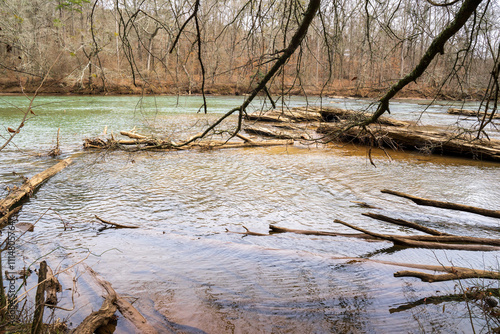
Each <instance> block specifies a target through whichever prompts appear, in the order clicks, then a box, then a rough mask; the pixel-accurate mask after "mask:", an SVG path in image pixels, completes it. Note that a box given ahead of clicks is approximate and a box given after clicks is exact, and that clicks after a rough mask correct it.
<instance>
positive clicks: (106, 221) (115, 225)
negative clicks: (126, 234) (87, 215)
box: [94, 215, 139, 228]
mask: <svg viewBox="0 0 500 334" xmlns="http://www.w3.org/2000/svg"><path fill="white" fill-rule="evenodd" d="M94 216H95V217H96V219H98V220H100V221H101V222H103V223H104V224H109V225H113V226H114V227H116V228H139V226H132V225H122V224H117V223H112V222H110V221H108V220H104V219H102V218H100V217H99V216H97V215H94Z"/></svg>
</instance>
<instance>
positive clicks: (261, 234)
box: [226, 226, 269, 237]
mask: <svg viewBox="0 0 500 334" xmlns="http://www.w3.org/2000/svg"><path fill="white" fill-rule="evenodd" d="M243 228H244V229H245V230H246V232H234V231H229V230H228V229H227V228H226V232H228V233H236V234H244V235H256V236H261V237H263V236H269V234H264V233H257V232H252V231H250V230H249V229H248V228H246V226H243Z"/></svg>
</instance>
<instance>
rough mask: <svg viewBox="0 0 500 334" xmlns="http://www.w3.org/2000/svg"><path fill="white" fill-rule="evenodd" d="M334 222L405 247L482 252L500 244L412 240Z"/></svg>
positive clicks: (497, 247)
mask: <svg viewBox="0 0 500 334" xmlns="http://www.w3.org/2000/svg"><path fill="white" fill-rule="evenodd" d="M335 222H336V223H338V224H342V225H345V226H348V227H350V228H352V229H354V230H357V231H360V232H363V233H366V234H368V235H371V236H373V237H376V238H380V239H384V240H388V241H391V242H393V243H394V244H395V245H400V246H405V247H415V248H427V249H455V250H468V251H482V252H487V251H498V250H500V246H489V245H481V244H453V243H443V242H432V241H419V240H413V239H412V238H406V237H404V236H394V235H389V234H381V233H375V232H371V231H368V230H365V229H363V228H360V227H357V226H354V225H351V224H349V223H346V222H344V221H341V220H339V219H335Z"/></svg>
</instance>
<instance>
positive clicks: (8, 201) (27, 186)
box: [0, 158, 71, 217]
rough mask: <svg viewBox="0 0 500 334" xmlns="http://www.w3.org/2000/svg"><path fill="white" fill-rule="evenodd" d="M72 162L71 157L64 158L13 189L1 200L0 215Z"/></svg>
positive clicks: (5, 213)
mask: <svg viewBox="0 0 500 334" xmlns="http://www.w3.org/2000/svg"><path fill="white" fill-rule="evenodd" d="M69 164H71V159H70V158H68V159H64V160H62V161H60V162H58V163H57V164H55V165H54V166H52V167H50V168H48V169H46V170H44V171H43V172H41V173H38V174H36V175H35V176H33V177H32V178H30V179H29V180H27V181H26V182H24V183H23V185H22V186H21V187H19V188H17V189H15V190H13V191H12V192H11V193H10V194H9V195H7V197H5V198H4V199H3V200H0V217H3V216H5V215H7V214H8V212H9V209H10V208H11V207H12V206H14V205H15V204H17V203H18V202H19V201H21V200H22V199H23V198H24V197H26V196H30V195H31V194H32V193H33V191H35V189H36V188H37V187H38V186H40V185H41V184H42V183H43V182H44V181H46V180H47V179H49V178H51V177H52V176H54V175H56V174H57V173H58V172H60V171H61V170H63V169H64V168H65V167H67V166H68V165H69Z"/></svg>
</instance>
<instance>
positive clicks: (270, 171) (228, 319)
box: [0, 97, 500, 333]
mask: <svg viewBox="0 0 500 334" xmlns="http://www.w3.org/2000/svg"><path fill="white" fill-rule="evenodd" d="M200 101H201V98H199V97H180V98H176V97H157V98H156V99H153V98H151V97H148V98H145V99H142V100H141V99H140V98H139V97H38V98H37V99H36V100H35V105H37V107H36V108H34V112H35V113H36V116H35V117H33V118H32V119H30V120H29V121H28V122H27V123H26V126H25V127H24V128H23V130H22V132H21V133H20V134H19V135H18V136H17V137H16V138H15V140H14V143H13V144H12V145H10V146H8V147H7V148H6V149H4V150H3V151H1V152H0V178H1V180H2V189H0V195H1V196H2V197H4V196H5V195H6V194H7V191H6V190H5V186H11V187H12V186H14V185H18V184H19V183H20V182H21V179H20V177H19V176H18V175H14V174H13V173H12V172H16V173H18V174H24V175H26V176H28V177H29V176H32V175H34V174H35V173H37V172H40V171H42V170H44V169H45V168H47V167H49V166H51V165H53V164H54V163H55V162H56V161H57V159H53V158H49V157H46V156H37V155H38V154H42V155H43V154H46V153H47V152H48V151H49V150H50V149H51V148H52V147H53V146H54V145H55V142H56V133H57V129H58V128H60V129H61V130H60V131H61V139H60V141H61V149H62V152H63V155H62V157H63V158H65V157H72V158H73V160H74V163H73V164H72V165H71V166H69V167H67V168H66V169H64V170H63V171H62V172H60V173H59V174H57V175H56V176H54V177H53V178H51V179H50V180H49V181H47V182H46V183H45V184H44V185H43V186H42V187H41V188H40V189H39V190H38V191H37V192H36V193H35V195H34V196H33V197H32V198H31V199H30V200H29V201H27V202H26V203H25V205H24V207H23V210H22V211H21V213H20V215H19V217H18V221H19V222H31V223H33V222H35V221H36V222H37V223H36V227H35V232H33V233H29V234H27V235H26V236H25V237H23V240H22V241H20V242H19V244H18V245H17V249H16V252H17V254H18V257H17V258H16V267H17V268H18V269H21V268H22V267H23V266H25V265H26V266H28V265H30V264H32V263H33V262H34V261H36V260H37V259H38V258H39V257H41V256H45V258H46V259H47V262H48V263H49V265H50V266H51V267H53V268H54V269H62V268H65V267H68V266H70V265H72V264H74V263H75V262H77V261H79V260H81V259H83V258H85V257H86V256H87V255H88V252H89V251H90V252H91V255H90V256H89V257H88V259H87V260H86V261H85V262H86V263H87V264H89V265H90V266H92V268H94V270H95V271H97V272H98V273H99V274H100V275H102V276H103V277H104V278H105V279H106V280H108V281H110V282H112V284H113V287H114V288H115V289H116V290H117V291H118V293H120V294H122V295H123V296H132V297H134V298H138V299H137V301H136V302H135V303H134V305H135V306H136V307H137V308H138V309H139V310H140V311H141V312H142V313H143V314H144V315H145V316H146V318H148V319H149V321H150V322H151V323H153V325H155V326H156V327H157V328H158V329H159V330H160V332H167V331H168V330H181V331H185V332H195V333H196V332H207V333H389V332H390V333H407V332H409V333H420V332H431V331H434V332H443V333H450V332H451V333H452V332H458V333H462V332H465V333H468V332H472V328H471V325H470V319H469V318H468V313H467V311H466V308H465V304H463V303H447V304H446V307H443V305H442V304H441V305H427V306H418V307H415V308H412V309H409V310H406V311H401V312H391V310H393V309H395V308H397V307H398V306H401V305H403V304H405V303H408V302H411V301H415V300H418V299H420V298H424V297H428V296H432V295H436V294H445V293H453V292H454V291H459V288H457V287H456V286H455V282H446V283H433V284H429V283H422V282H420V281H419V280H417V279H414V278H395V277H393V273H394V272H396V271H398V270H402V269H404V268H401V267H395V266H388V265H382V264H377V263H373V262H371V263H370V262H366V263H360V262H352V261H349V260H346V259H339V258H342V257H370V258H372V259H382V260H388V261H393V262H403V263H424V264H439V263H442V264H447V265H449V264H453V265H457V266H466V267H474V268H490V267H493V268H496V269H498V267H499V258H498V257H499V255H500V252H488V253H481V252H468V251H440V250H437V251H436V250H434V251H431V250H424V249H404V250H397V251H394V249H392V248H391V245H392V244H391V243H388V242H367V241H363V240H358V239H352V238H343V237H320V236H305V235H297V234H274V235H269V236H242V235H241V234H235V233H228V232H226V229H228V230H230V231H234V232H242V231H244V228H243V226H245V227H247V228H248V229H250V230H251V231H254V232H259V233H267V232H268V227H269V224H275V225H278V226H283V227H288V228H296V229H307V230H327V231H339V232H352V230H349V229H348V228H347V227H344V226H340V225H337V224H335V223H334V222H333V221H334V220H335V219H340V220H344V221H346V222H349V223H352V224H355V225H358V226H360V227H364V228H366V229H369V230H372V231H376V232H383V233H394V234H398V233H399V234H405V233H418V232H413V231H411V230H408V229H406V228H402V227H397V226H395V225H391V224H387V223H383V222H379V221H375V220H373V219H370V218H367V217H365V216H363V215H362V213H364V212H369V211H374V212H380V213H382V214H386V215H389V216H392V217H396V218H404V219H408V220H413V221H417V222H420V223H422V224H424V225H426V226H429V227H433V228H437V229H440V230H442V231H445V232H449V233H453V234H460V235H477V236H483V237H490V238H498V237H499V235H500V220H498V219H494V218H487V217H482V216H478V215H474V214H469V213H458V212H452V211H448V210H442V209H437V208H430V207H419V206H417V205H415V204H413V203H411V202H409V201H407V200H404V199H400V198H397V197H394V196H391V195H386V194H382V193H381V192H380V190H381V189H385V188H388V189H393V190H398V191H403V192H407V193H411V194H415V195H417V196H422V197H429V198H433V199H441V200H447V201H452V202H457V203H464V204H469V205H473V206H479V207H484V208H490V209H499V207H500V203H499V200H498V198H500V168H499V167H500V165H499V164H495V163H486V162H480V161H468V160H462V159H456V158H443V157H436V156H421V155H417V154H414V153H412V154H404V153H393V154H392V155H393V160H392V161H391V160H389V159H387V158H386V157H385V155H383V154H382V153H380V152H376V154H375V159H374V160H375V163H376V167H374V166H372V165H371V164H370V162H369V159H368V158H367V155H366V150H365V149H364V148H355V147H351V146H340V147H335V146H331V147H328V148H315V147H305V146H299V147H293V146H289V147H272V148H252V149H232V150H218V151H205V152H200V151H190V152H188V151H184V152H177V153H161V152H141V153H127V152H95V151H83V150H82V141H83V138H86V137H91V136H98V135H100V134H102V132H103V130H104V128H105V127H107V133H108V134H109V133H111V132H113V133H114V134H117V133H118V132H119V131H120V130H130V129H132V128H134V127H136V129H137V130H138V132H144V133H155V134H161V135H164V136H169V137H180V138H183V136H184V137H185V136H188V135H192V134H194V133H197V132H198V131H199V129H200V128H201V127H202V126H203V125H205V124H206V122H207V121H208V122H210V121H213V120H215V119H216V118H217V117H218V116H220V115H221V114H222V113H224V112H226V111H227V110H230V109H231V108H233V107H234V106H235V105H237V104H238V103H241V101H242V97H212V98H210V99H209V107H210V109H209V110H210V111H211V112H210V114H209V115H203V114H197V111H198V108H199V106H200ZM140 102H142V104H141V103H140ZM286 102H287V103H288V104H289V105H290V106H297V105H305V104H307V103H310V104H320V103H322V104H323V105H331V106H338V107H346V108H358V109H359V108H367V106H368V102H367V101H363V100H347V99H346V100H340V99H324V100H323V101H319V100H318V99H316V98H310V99H309V100H308V101H306V100H305V99H304V98H294V99H292V100H290V101H286ZM421 103H422V101H418V103H417V102H416V101H398V102H395V103H394V104H393V107H392V108H391V110H392V113H393V116H394V117H397V118H398V119H402V120H410V121H420V123H422V124H438V125H442V126H452V125H454V124H456V122H457V121H459V122H461V124H462V125H463V126H465V125H464V124H465V123H466V124H469V125H470V124H472V122H473V121H471V120H465V121H463V120H462V121H460V118H458V117H456V116H450V115H447V114H446V109H447V108H448V106H449V105H438V106H435V107H432V108H430V109H429V110H428V112H426V113H424V114H422V111H423V110H424V108H425V105H422V104H421ZM458 105H460V104H455V106H458ZM14 106H18V107H20V108H21V109H22V108H25V107H26V106H27V101H26V98H24V97H2V99H1V100H0V127H1V129H0V131H4V133H7V132H6V131H5V128H6V127H8V126H9V127H12V128H15V127H16V125H18V124H19V122H20V119H21V117H22V114H21V112H20V111H19V110H16V109H15V108H14ZM255 107H258V106H257V105H255ZM464 122H465V123H464ZM234 125H235V124H234V118H233V119H230V120H229V122H228V123H227V124H226V125H225V126H226V127H232V126H234ZM493 130H494V129H492V131H493ZM497 135H498V134H497V133H493V136H497ZM1 142H2V143H3V140H2V141H1ZM352 201H362V202H367V203H369V204H371V205H374V206H376V207H378V208H379V209H378V210H373V209H372V210H368V209H363V208H360V207H359V206H357V205H356V204H354V203H353V202H352ZM94 215H98V216H100V217H102V218H103V219H106V220H109V221H112V222H116V223H121V224H126V225H136V226H140V228H138V229H106V230H103V231H100V230H99V229H100V227H101V225H99V224H97V221H96V219H95V218H94ZM17 233H18V234H20V232H19V231H18V232H17ZM33 267H34V266H33ZM76 268H78V269H76ZM75 269H76V270H75ZM75 269H72V270H70V271H68V273H64V274H61V277H60V279H61V282H62V284H63V287H64V289H68V288H72V287H73V283H72V279H73V277H75V276H76V277H78V283H77V294H76V295H75V302H76V305H75V311H73V312H65V311H57V316H58V317H61V318H68V317H69V321H70V322H72V323H73V325H76V324H78V323H79V322H80V321H81V320H82V319H83V318H84V317H85V316H86V315H88V314H89V313H90V311H91V310H96V309H98V308H99V307H100V304H101V302H102V298H101V297H100V296H101V294H102V292H101V290H100V288H99V287H98V286H97V285H96V284H95V283H94V282H93V280H92V279H90V278H89V277H88V276H86V275H81V274H82V273H83V272H84V268H83V267H81V266H77V267H75ZM33 276H34V278H32V280H33V279H36V275H33ZM468 283H470V282H465V283H464V284H466V285H467V284H468ZM483 283H485V284H486V283H491V282H488V281H484V282H483ZM496 284H497V285H498V283H496ZM71 291H72V290H65V291H64V292H63V293H62V300H61V304H60V305H61V306H63V307H66V308H71V307H72V302H71ZM437 291H438V292H437ZM476 326H478V327H477V328H480V326H481V323H480V321H478V322H477V324H476ZM117 332H122V333H128V332H134V328H133V326H131V325H130V324H129V323H128V322H127V321H126V320H123V319H121V318H120V320H119V322H118V329H117Z"/></svg>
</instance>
